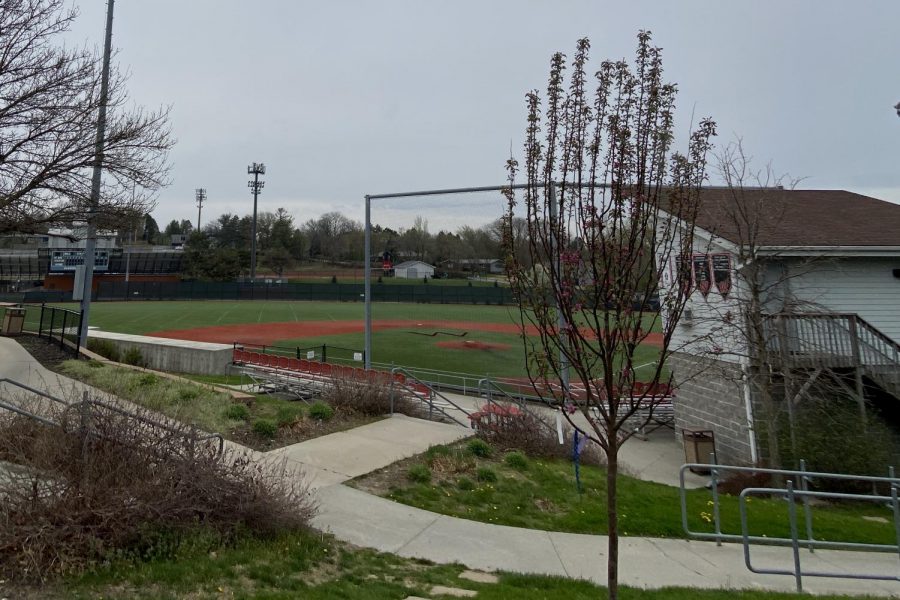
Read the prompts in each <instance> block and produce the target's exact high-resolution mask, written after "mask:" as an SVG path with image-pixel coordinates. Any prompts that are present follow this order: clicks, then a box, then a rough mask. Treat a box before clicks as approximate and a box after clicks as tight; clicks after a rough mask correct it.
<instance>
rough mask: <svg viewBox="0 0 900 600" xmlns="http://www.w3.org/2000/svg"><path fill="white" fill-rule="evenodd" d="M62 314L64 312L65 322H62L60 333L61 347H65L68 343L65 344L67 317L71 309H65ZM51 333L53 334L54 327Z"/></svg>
mask: <svg viewBox="0 0 900 600" xmlns="http://www.w3.org/2000/svg"><path fill="white" fill-rule="evenodd" d="M62 314H63V322H62V331H61V332H60V333H59V347H60V348H65V347H66V344H65V342H64V340H65V339H66V317H68V316H69V311H67V310H64V311H62ZM50 334H51V335H52V334H53V331H52V329H51V331H50Z"/></svg>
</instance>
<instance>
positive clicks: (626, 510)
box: [354, 445, 896, 544]
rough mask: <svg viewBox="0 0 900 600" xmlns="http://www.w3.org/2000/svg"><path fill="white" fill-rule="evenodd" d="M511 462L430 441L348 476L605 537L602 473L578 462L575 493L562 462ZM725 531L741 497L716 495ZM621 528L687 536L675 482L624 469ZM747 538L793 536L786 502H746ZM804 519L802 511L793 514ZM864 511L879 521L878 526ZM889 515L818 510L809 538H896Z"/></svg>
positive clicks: (387, 490)
mask: <svg viewBox="0 0 900 600" xmlns="http://www.w3.org/2000/svg"><path fill="white" fill-rule="evenodd" d="M513 454H514V455H518V456H517V457H516V458H514V459H512V458H509V457H508V455H503V454H501V453H499V452H492V453H491V456H489V457H484V456H474V455H473V453H472V452H471V450H469V449H467V448H466V446H465V445H457V446H454V447H453V448H446V447H440V446H437V447H434V448H432V449H430V450H429V452H427V453H425V454H424V455H422V456H419V457H416V458H413V459H409V460H407V461H403V462H402V463H396V464H395V465H392V466H390V467H387V468H386V469H383V470H381V471H378V472H376V473H372V474H370V475H366V476H364V477H362V478H360V479H359V480H357V481H355V482H354V485H356V486H357V487H359V488H361V489H364V490H367V491H371V492H373V493H377V494H379V495H382V496H385V497H387V498H390V499H392V500H395V501H397V502H402V503H404V504H408V505H410V506H415V507H418V508H423V509H426V510H430V511H433V512H437V513H442V514H446V515H452V516H456V517H462V518H465V519H472V520H475V521H482V522H485V523H494V524H499V525H510V526H514V527H527V528H531V529H544V530H550V531H567V532H573V533H586V534H598V535H599V534H605V533H606V532H607V528H606V512H605V510H603V507H604V506H605V502H606V471H605V469H603V468H600V467H596V466H583V465H582V466H581V469H580V472H581V483H582V491H581V492H579V491H578V489H577V487H576V482H575V473H574V466H573V464H572V463H571V462H569V461H563V460H548V459H532V458H525V457H524V455H522V454H521V453H513ZM719 498H720V515H721V523H722V531H723V532H725V533H734V534H740V532H741V524H740V513H739V508H738V498H737V497H736V496H730V495H725V494H720V496H719ZM618 499H619V508H618V510H619V527H620V532H621V533H622V534H623V535H629V536H649V537H672V538H683V537H685V534H684V531H683V530H682V526H681V507H680V501H679V496H678V488H676V487H672V486H667V485H662V484H658V483H653V482H649V481H641V480H639V479H635V478H633V477H628V476H625V475H621V476H620V477H619V480H618ZM687 506H688V523H689V525H690V527H691V529H692V530H694V531H708V532H712V531H713V526H712V513H713V508H712V500H711V495H710V492H709V490H705V489H701V490H690V491H688V493H687ZM748 514H749V520H748V525H749V530H750V533H751V535H765V536H768V537H775V536H777V537H790V527H789V522H788V505H787V503H786V502H784V501H781V500H768V499H763V498H752V499H751V501H750V509H749V513H748ZM799 514H800V516H801V518H802V509H801V511H800V513H799ZM864 517H870V518H871V517H884V518H887V519H888V521H886V522H875V521H872V520H867V519H865V518H864ZM890 518H891V515H890V512H889V511H888V510H887V509H886V508H884V507H880V506H876V505H872V504H865V505H858V506H856V505H854V506H833V505H830V506H817V507H815V508H814V510H813V531H814V536H815V538H816V539H822V540H832V541H857V542H870V543H881V544H892V543H895V542H896V538H895V535H896V533H895V532H894V530H893V525H892V522H891V521H890Z"/></svg>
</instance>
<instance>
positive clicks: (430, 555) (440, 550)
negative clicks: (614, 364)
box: [0, 338, 900, 597]
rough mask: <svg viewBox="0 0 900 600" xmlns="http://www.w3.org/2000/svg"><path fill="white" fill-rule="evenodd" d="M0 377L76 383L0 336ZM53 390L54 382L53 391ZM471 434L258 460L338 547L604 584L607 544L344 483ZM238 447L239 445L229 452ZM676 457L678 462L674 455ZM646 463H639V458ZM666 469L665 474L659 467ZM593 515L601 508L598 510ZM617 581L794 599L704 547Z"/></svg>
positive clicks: (418, 428) (332, 447)
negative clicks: (305, 494)
mask: <svg viewBox="0 0 900 600" xmlns="http://www.w3.org/2000/svg"><path fill="white" fill-rule="evenodd" d="M0 377H12V378H15V379H19V380H21V379H26V380H27V381H26V382H27V383H29V384H31V385H35V386H36V387H37V386H39V385H41V384H42V383H47V382H48V381H50V382H51V384H50V385H58V386H62V387H66V386H67V385H68V386H71V385H73V384H72V383H71V382H67V381H66V380H65V379H64V378H57V377H56V375H55V374H52V373H50V372H48V371H46V370H44V369H43V368H42V367H40V365H38V364H37V363H36V362H35V361H34V360H33V359H32V358H31V357H30V356H29V355H28V354H27V353H26V352H24V350H22V348H21V347H20V346H19V345H18V344H16V343H15V342H14V341H13V340H9V339H6V338H0ZM54 382H55V383H54ZM470 433H471V432H470V431H469V430H466V429H464V428H461V427H457V426H450V425H442V424H437V423H429V422H425V421H420V420H418V419H411V418H409V417H403V416H395V417H392V418H390V419H385V420H383V421H379V422H376V423H372V424H369V425H366V426H364V427H360V428H358V429H356V430H352V431H347V432H340V433H336V434H332V435H329V436H323V437H321V438H317V439H314V440H309V441H307V442H303V443H300V444H295V445H293V446H289V447H287V448H282V449H279V450H274V451H272V452H268V453H266V454H259V453H254V455H256V456H260V457H261V458H262V459H264V460H265V459H276V460H282V459H284V460H286V461H287V462H288V464H289V465H290V466H292V467H293V469H292V470H296V471H302V472H304V473H306V474H307V476H308V477H311V478H312V484H313V487H314V488H316V489H317V496H318V499H319V504H320V512H319V514H318V516H317V517H316V518H315V520H314V525H315V526H316V527H317V528H319V529H321V530H324V531H328V532H331V533H332V534H334V535H335V536H336V537H337V538H338V539H341V540H345V541H348V542H351V543H354V544H357V545H360V546H365V547H370V548H375V549H377V550H381V551H385V552H393V553H396V554H399V555H401V556H408V557H416V558H424V559H428V560H432V561H435V562H439V563H448V562H457V563H461V564H464V565H466V566H468V567H470V568H475V569H481V570H491V569H500V570H506V571H514V572H523V573H537V574H551V575H563V576H568V577H579V578H585V579H590V580H592V581H595V582H597V583H600V584H603V583H605V572H606V567H605V564H606V561H605V552H606V543H607V539H606V537H604V536H592V535H578V534H569V533H559V532H548V531H537V530H530V529H521V528H515V527H506V526H502V525H490V524H486V523H478V522H474V521H467V520H464V519H458V518H454V517H447V516H443V515H438V514H436V513H432V512H429V511H424V510H420V509H416V508H412V507H409V506H405V505H402V504H398V503H395V502H392V501H389V500H386V499H384V498H379V497H377V496H372V495H370V494H366V493H364V492H361V491H359V490H356V489H353V488H349V487H347V486H345V485H341V483H342V482H344V481H346V480H347V479H350V478H352V477H355V476H357V475H360V474H363V473H366V472H369V471H371V470H377V469H379V468H382V467H384V466H387V465H388V464H390V463H392V462H394V461H396V460H399V459H401V458H405V457H407V456H411V455H413V454H417V453H419V452H421V451H423V450H425V449H426V448H427V447H428V446H430V445H432V444H437V443H448V442H452V441H454V440H456V439H460V438H461V437H464V436H466V435H468V434H470ZM653 439H654V438H651V441H650V442H642V441H641V440H633V441H631V442H629V443H628V444H626V446H625V447H626V448H629V447H632V448H637V449H638V450H637V451H636V454H635V455H634V456H636V457H637V458H636V459H635V461H638V459H640V460H643V461H644V462H643V467H641V466H640V463H638V467H637V468H636V469H632V472H633V473H636V474H639V475H641V474H643V475H647V474H653V475H652V476H653V477H660V478H666V479H668V480H672V475H670V474H667V473H664V471H665V470H666V469H668V468H671V465H676V466H677V464H678V462H679V459H680V456H679V453H680V450H678V451H677V452H676V450H677V447H676V446H674V445H673V444H671V442H669V444H670V445H669V446H666V445H665V442H662V441H661V442H653V441H652V440H653ZM235 446H236V445H235ZM673 452H674V453H675V455H674V456H673V455H672V454H673ZM641 457H643V458H641ZM666 464H669V465H670V467H666ZM596 509H597V510H598V511H599V510H603V507H602V506H601V505H599V504H598V506H597V507H596ZM801 556H802V560H803V564H804V568H805V569H809V570H828V571H839V572H840V571H842V570H844V569H852V570H856V571H859V572H869V573H893V574H896V575H900V568H898V559H897V556H896V555H894V554H871V553H855V552H833V551H830V552H826V551H819V552H816V553H815V554H814V555H811V554H809V553H808V552H803V553H802V554H801ZM753 558H754V564H755V565H758V566H765V567H779V568H785V567H787V566H788V565H790V564H791V563H790V561H791V556H790V550H789V549H784V548H762V547H754V548H753ZM620 565H621V582H622V583H623V584H627V585H632V586H642V587H648V588H659V587H666V586H692V587H702V588H748V589H768V590H781V591H793V589H794V581H793V579H792V578H791V577H785V576H773V575H757V574H753V573H750V572H749V571H748V570H747V568H746V567H745V565H744V559H743V551H742V547H741V546H739V545H734V544H726V545H724V546H722V547H716V545H715V544H713V543H709V542H688V541H684V540H672V539H657V538H623V539H622V540H621V546H620ZM804 587H805V589H806V590H807V591H812V592H817V593H826V592H831V593H855V594H863V593H865V594H872V595H878V596H896V597H900V584H898V583H890V582H872V581H852V580H837V579H818V578H806V579H805V580H804Z"/></svg>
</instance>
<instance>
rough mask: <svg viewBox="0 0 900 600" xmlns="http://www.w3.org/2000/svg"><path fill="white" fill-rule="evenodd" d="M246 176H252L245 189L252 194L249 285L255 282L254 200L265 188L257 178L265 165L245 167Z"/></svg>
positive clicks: (264, 172)
mask: <svg viewBox="0 0 900 600" xmlns="http://www.w3.org/2000/svg"><path fill="white" fill-rule="evenodd" d="M247 174H248V175H253V181H248V182H247V187H249V188H250V191H251V192H252V193H253V230H252V232H251V234H250V283H255V282H256V199H257V197H258V196H259V194H260V193H261V192H262V189H263V188H264V187H265V185H266V182H265V181H260V180H259V176H260V175H265V174H266V165H264V164H262V163H253V164H251V165H250V166H249V167H247Z"/></svg>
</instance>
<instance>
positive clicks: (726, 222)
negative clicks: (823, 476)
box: [660, 188, 900, 464]
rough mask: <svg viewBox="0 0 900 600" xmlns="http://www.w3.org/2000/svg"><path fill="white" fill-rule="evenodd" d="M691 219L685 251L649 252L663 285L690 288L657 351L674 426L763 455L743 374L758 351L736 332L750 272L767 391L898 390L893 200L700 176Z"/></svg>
mask: <svg viewBox="0 0 900 600" xmlns="http://www.w3.org/2000/svg"><path fill="white" fill-rule="evenodd" d="M737 214H740V215H743V218H744V219H745V220H746V222H744V223H741V222H736V220H735V216H734V215H737ZM696 225H697V228H696V231H695V237H694V246H693V252H692V253H691V254H690V255H687V254H686V255H684V256H681V257H676V256H673V257H671V260H670V261H669V263H668V264H661V265H660V295H661V297H662V298H665V296H666V290H667V289H668V290H672V289H677V287H676V286H679V287H681V288H682V289H686V290H689V294H690V296H689V298H688V303H687V305H686V306H685V309H684V312H683V313H682V315H681V318H680V320H679V322H678V325H677V327H676V329H675V332H674V335H673V337H672V341H671V346H670V347H671V348H673V349H675V352H674V353H673V354H672V356H671V357H670V359H669V361H668V362H667V366H668V367H669V368H671V369H672V372H673V375H674V378H675V383H676V386H677V396H676V402H675V420H676V427H677V428H678V429H679V430H680V429H681V428H686V429H703V430H712V431H713V432H714V433H715V436H716V444H717V450H718V459H719V461H720V462H722V463H724V464H750V463H754V462H757V461H760V460H764V458H765V457H764V456H761V455H760V454H759V453H758V452H757V444H760V445H761V446H762V445H763V444H762V443H761V442H762V440H760V435H761V434H760V431H761V430H763V429H764V427H761V426H762V425H764V424H763V423H761V418H762V417H761V408H760V405H759V398H758V397H757V390H756V389H755V388H754V387H753V386H751V385H750V384H749V383H748V378H749V377H751V376H752V375H753V373H754V372H755V371H756V370H757V369H759V367H758V366H757V365H756V364H755V363H754V362H753V361H752V357H753V356H754V355H757V356H758V351H755V350H754V349H753V348H751V347H749V346H747V342H746V340H747V337H746V334H745V333H742V331H743V332H746V331H748V328H749V327H750V326H749V325H748V321H747V319H748V318H750V317H748V315H751V316H752V314H753V313H750V312H749V310H750V309H749V308H748V307H749V306H751V305H752V304H754V303H751V298H752V297H753V296H752V295H751V292H750V291H749V290H750V283H749V282H750V279H749V278H750V277H751V275H750V273H752V272H755V273H756V274H757V275H755V276H754V277H755V280H756V281H760V280H761V282H762V285H761V286H757V289H761V290H762V292H761V294H759V296H761V297H759V298H758V299H759V301H760V302H759V304H758V306H759V307H760V309H761V310H760V311H759V312H758V313H757V314H761V319H760V317H756V319H757V320H761V322H762V325H763V326H764V327H763V329H764V331H765V337H764V338H763V339H764V341H765V345H766V350H767V354H766V356H768V357H769V358H768V361H769V362H768V365H767V366H766V369H768V373H771V375H770V378H771V379H772V381H774V382H775V383H774V384H773V385H774V386H776V387H775V388H774V389H773V390H772V392H771V393H773V394H774V395H775V396H777V397H778V398H791V399H792V400H790V402H791V403H792V404H793V403H797V402H804V401H806V399H807V398H812V396H811V395H810V392H812V393H815V387H816V386H818V385H823V386H824V385H825V383H828V382H830V383H831V384H832V388H833V387H835V385H836V386H837V387H838V388H840V389H845V390H846V391H847V394H848V396H847V400H848V401H853V402H856V403H858V404H859V406H860V407H861V409H862V410H864V407H865V406H866V405H867V404H868V403H869V402H871V401H873V400H878V399H880V401H888V402H890V401H892V402H893V403H896V402H897V401H898V400H900V205H896V204H892V203H890V202H884V201H881V200H877V199H875V198H870V197H867V196H862V195H859V194H854V193H851V192H846V191H841V190H773V189H746V190H743V191H742V192H741V193H740V194H733V193H731V191H730V190H727V189H715V188H709V189H705V190H703V192H702V208H701V213H700V214H699V215H698V217H697V221H696ZM749 232H754V233H753V234H752V235H754V238H755V239H754V240H752V241H751V240H748V235H750V233H749ZM751 244H752V246H753V247H754V248H755V249H756V252H755V254H756V258H755V260H750V259H748V258H747V257H748V252H747V249H748V248H749V247H750V246H751ZM742 257H743V258H742ZM742 263H743V264H742ZM754 263H755V264H754ZM760 274H761V275H760ZM663 307H665V302H663ZM663 318H664V319H665V318H666V313H665V308H664V309H663ZM826 380H827V381H826ZM823 389H825V388H823ZM828 393H830V394H832V395H833V392H828ZM887 399H890V400H887Z"/></svg>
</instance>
